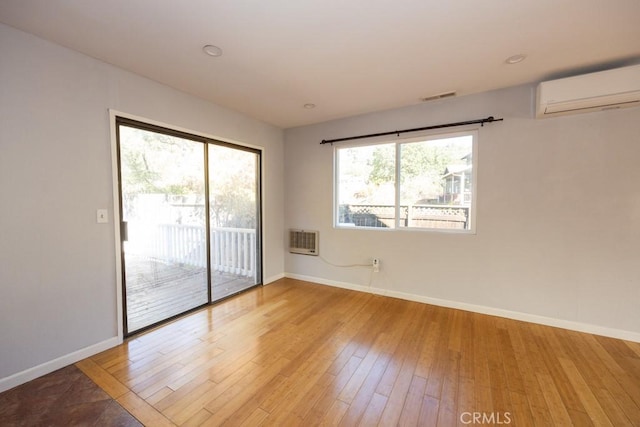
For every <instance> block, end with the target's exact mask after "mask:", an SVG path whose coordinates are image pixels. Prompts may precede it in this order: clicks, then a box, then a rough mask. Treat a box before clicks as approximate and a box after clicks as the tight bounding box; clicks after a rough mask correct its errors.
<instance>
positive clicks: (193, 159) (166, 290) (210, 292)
mask: <svg viewBox="0 0 640 427" xmlns="http://www.w3.org/2000/svg"><path fill="white" fill-rule="evenodd" d="M117 130H118V133H117V134H118V164H119V178H120V217H121V220H122V222H121V247H122V269H123V277H122V279H123V306H124V308H125V310H124V312H125V313H124V316H125V319H124V324H125V335H129V334H131V333H133V332H136V331H140V330H142V329H145V328H148V327H150V326H153V325H155V324H157V323H159V322H162V321H165V320H167V319H171V318H173V317H175V316H177V315H179V314H181V313H185V312H188V311H190V310H192V309H194V308H197V307H200V306H203V305H205V304H208V303H211V302H213V301H216V300H218V299H221V298H225V297H228V296H230V295H233V294H235V293H238V292H240V291H242V290H245V289H247V288H250V287H252V286H255V285H257V284H260V283H261V280H262V278H261V277H262V275H261V269H260V259H261V256H260V215H259V213H260V185H259V177H260V153H259V152H258V151H255V150H248V149H245V148H243V147H238V146H235V145H229V144H225V143H221V142H218V141H214V140H209V139H205V138H200V137H197V136H192V135H188V134H182V133H179V132H175V131H172V130H168V129H163V128H158V127H155V126H150V125H146V124H144V123H138V122H134V121H131V120H126V119H118V120H117Z"/></svg>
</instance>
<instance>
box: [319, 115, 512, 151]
mask: <svg viewBox="0 0 640 427" xmlns="http://www.w3.org/2000/svg"><path fill="white" fill-rule="evenodd" d="M502 120H504V119H494V118H493V116H489V117H487V118H486V119H478V120H469V121H466V122H456V123H445V124H443V125H434V126H426V127H422V128H414V129H403V130H395V131H392V132H380V133H370V134H368V135H358V136H348V137H346V138H336V139H323V140H322V142H321V143H320V144H331V145H333V143H334V142H342V141H350V140H352V139H363V138H374V137H376V136H386V135H398V136H399V135H400V134H401V133H406V132H418V131H421V130H431V129H441V128H450V127H455V126H465V125H475V124H480V125H481V126H484V124H485V123H491V122H501V121H502Z"/></svg>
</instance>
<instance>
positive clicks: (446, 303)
mask: <svg viewBox="0 0 640 427" xmlns="http://www.w3.org/2000/svg"><path fill="white" fill-rule="evenodd" d="M284 276H285V277H288V278H291V279H297V280H304V281H306V282H313V283H318V284H320V285H328V286H334V287H338V288H343V289H350V290H354V291H360V292H368V293H371V294H376V295H384V296H389V297H393V298H400V299H404V300H408V301H415V302H422V303H425V304H431V305H437V306H439V307H447V308H455V309H458V310H464V311H471V312H473V313H481V314H488V315H490V316H498V317H504V318H506V319H513V320H521V321H523V322H530V323H537V324H540V325H545V326H553V327H556V328H562V329H568V330H571V331H577V332H586V333H589V334H595V335H602V336H605V337H611V338H618V339H622V340H627V341H634V342H640V333H638V332H633V331H625V330H623V329H614V328H607V327H604V326H598V325H592V324H589V323H581V322H574V321H571V320H565V319H556V318H553V317H546V316H538V315H536V314H530V313H522V312H518V311H510V310H504V309H501V308H495V307H487V306H483V305H476V304H469V303H464V302H458V301H451V300H444V299H439V298H431V297H426V296H422V295H415V294H409V293H405V292H397V291H392V290H388V289H382V288H374V287H369V286H362V285H355V284H352V283H346V282H338V281H335V280H327V279H323V278H320V277H313V276H305V275H301V274H293V273H285V274H284Z"/></svg>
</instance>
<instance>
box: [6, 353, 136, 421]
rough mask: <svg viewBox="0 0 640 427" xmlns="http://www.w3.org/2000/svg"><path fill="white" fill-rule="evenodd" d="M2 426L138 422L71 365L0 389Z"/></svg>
mask: <svg viewBox="0 0 640 427" xmlns="http://www.w3.org/2000/svg"><path fill="white" fill-rule="evenodd" d="M0 425H1V426H78V425H86V426H123V427H129V426H141V425H142V424H140V423H139V422H138V421H137V420H136V419H135V418H134V417H133V416H132V415H131V414H130V413H129V412H127V411H126V410H125V409H124V408H123V407H122V406H120V404H118V402H116V401H115V400H113V399H112V398H111V397H110V396H109V395H108V394H107V393H105V392H104V391H103V390H102V389H101V388H100V387H98V386H97V385H96V384H95V383H94V382H93V381H92V380H91V379H89V377H87V376H86V375H85V374H84V373H82V371H80V370H79V369H78V368H77V367H76V366H74V365H71V366H67V367H66V368H62V369H60V370H58V371H55V372H52V373H50V374H48V375H45V376H43V377H40V378H37V379H35V380H33V381H30V382H28V383H26V384H23V385H21V386H18V387H16V388H13V389H11V390H8V391H6V392H4V393H0Z"/></svg>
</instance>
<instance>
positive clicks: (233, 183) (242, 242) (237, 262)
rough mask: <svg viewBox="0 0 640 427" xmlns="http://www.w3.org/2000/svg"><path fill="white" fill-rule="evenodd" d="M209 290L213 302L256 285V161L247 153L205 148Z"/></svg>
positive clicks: (220, 146)
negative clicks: (209, 225) (209, 238)
mask: <svg viewBox="0 0 640 427" xmlns="http://www.w3.org/2000/svg"><path fill="white" fill-rule="evenodd" d="M208 157H209V195H210V196H209V206H210V208H209V217H210V224H211V285H212V288H211V289H212V297H213V299H214V300H218V299H220V298H224V297H226V296H229V295H232V294H235V293H237V292H239V291H242V290H244V289H247V288H250V287H252V286H254V285H256V284H258V283H259V280H260V279H259V277H261V274H260V272H259V270H258V268H259V266H260V263H259V262H258V260H257V259H256V254H257V253H259V251H258V248H259V245H260V239H259V237H260V236H259V234H258V233H257V231H258V229H259V228H258V224H259V219H260V215H259V212H260V210H259V204H258V200H259V197H258V196H259V177H260V158H259V156H258V154H257V153H255V152H252V151H243V150H238V149H237V148H233V147H230V146H223V145H210V146H209V156H208Z"/></svg>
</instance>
